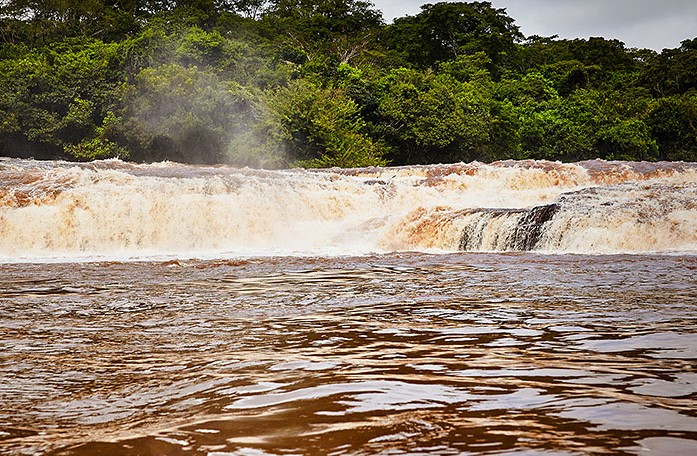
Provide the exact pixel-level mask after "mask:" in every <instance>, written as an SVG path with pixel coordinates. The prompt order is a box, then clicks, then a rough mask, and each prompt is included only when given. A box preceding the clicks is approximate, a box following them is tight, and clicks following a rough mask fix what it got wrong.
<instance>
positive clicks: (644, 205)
mask: <svg viewBox="0 0 697 456" xmlns="http://www.w3.org/2000/svg"><path fill="white" fill-rule="evenodd" d="M0 345H1V347H2V350H1V351H0V454H12V455H15V454H16V455H23V454H75V455H98V454H104V455H122V454H123V455H209V456H228V455H281V454H283V455H288V454H300V455H306V454H307V455H325V454H326V455H329V454H333V455H342V454H347V455H349V454H350V455H354V454H355V455H378V454H380V455H383V454H389V455H396V454H408V455H419V454H428V455H453V454H511V455H523V454H525V455H528V454H530V455H538V454H539V455H547V454H555V455H567V454H568V455H576V454H578V455H585V454H617V455H620V454H635V455H665V454H667V455H670V454H680V455H682V454H685V455H687V454H697V165H695V164H687V163H624V162H604V161H591V162H582V163H576V164H559V163H550V162H540V161H521V162H498V163H493V164H489V165H486V164H479V163H471V164H455V165H432V166H414V167H399V168H380V169H377V168H376V169H353V170H323V171H307V170H285V171H260V170H249V169H233V168H227V167H194V166H184V165H179V164H172V163H161V164H152V165H134V164H127V163H123V162H120V161H104V162H95V163H89V164H75V163H64V162H38V161H31V160H9V159H5V160H0Z"/></svg>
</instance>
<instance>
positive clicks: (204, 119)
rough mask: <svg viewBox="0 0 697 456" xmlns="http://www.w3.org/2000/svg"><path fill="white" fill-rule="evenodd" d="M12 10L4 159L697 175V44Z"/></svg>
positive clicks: (146, 6) (132, 5) (425, 18)
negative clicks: (652, 164)
mask: <svg viewBox="0 0 697 456" xmlns="http://www.w3.org/2000/svg"><path fill="white" fill-rule="evenodd" d="M0 5H1V6H0V21H1V22H0V155H2V156H15V157H35V158H37V159H39V158H40V159H48V158H51V159H52V158H62V159H68V160H92V159H103V158H110V157H119V158H122V159H126V160H134V161H146V162H147V161H159V160H173V161H179V162H187V163H228V164H233V165H237V166H254V167H269V168H272V167H287V166H310V167H330V166H345V167H352V166H371V165H385V164H393V165H402V164H415V163H422V164H426V163H437V162H456V161H471V160H479V161H492V160H499V159H509V158H513V159H523V158H534V159H548V160H561V161H576V160H583V159H592V158H604V159H621V160H688V161H696V160H697V38H696V39H686V40H685V41H684V42H683V43H682V45H681V46H680V47H679V48H677V49H665V50H663V51H662V52H660V53H659V52H655V51H652V50H647V49H628V48H627V47H626V46H625V44H624V43H622V42H620V41H618V40H611V39H604V38H590V39H574V40H567V39H558V38H557V37H540V36H531V37H525V36H523V35H522V34H521V33H520V31H519V29H518V27H517V26H516V24H515V21H514V18H511V17H509V16H508V15H507V14H506V12H505V10H502V9H496V8H493V7H492V6H491V4H490V3H488V2H471V3H436V4H430V5H424V6H423V7H422V8H421V12H420V13H419V14H416V15H414V16H406V17H402V18H397V19H395V20H394V22H393V23H392V24H385V22H384V21H383V19H382V16H381V14H380V12H379V11H377V10H376V9H375V8H374V7H373V5H372V4H371V3H369V2H365V1H362V0H319V1H311V2H310V1H307V0H270V1H264V0H88V1H84V2H73V1H68V0H4V1H0ZM686 38H688V37H686Z"/></svg>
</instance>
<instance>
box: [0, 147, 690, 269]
mask: <svg viewBox="0 0 697 456" xmlns="http://www.w3.org/2000/svg"><path fill="white" fill-rule="evenodd" d="M0 234H1V236H0V260H4V261H17V260H22V259H25V260H36V259H42V258H66V257H67V258H75V257H83V258H94V257H116V258H124V257H125V258H131V257H136V258H139V257H152V256H188V257H192V256H194V257H196V256H201V257H211V256H212V257H215V256H220V255H226V256H229V255H233V256H234V255H266V254H281V255H288V254H291V255H292V254H320V255H322V254H328V255H334V254H366V253H372V252H388V251H403V250H417V251H456V250H468V251H509V250H540V251H547V252H577V253H610V252H656V251H659V252H660V251H688V252H691V251H695V250H697V165H695V164H687V163H625V162H604V161H590V162H582V163H576V164H560V163H552V162H545V161H519V162H513V161H508V162H497V163H493V164H490V165H487V164H480V163H471V164H454V165H432V166H413V167H398V168H370V169H351V170H310V171H307V170H285V171H260V170H250V169H234V168H227V167H195V166H187V165H179V164H173V163H161V164H151V165H134V164H129V163H124V162H120V161H117V160H110V161H102V162H95V163H90V164H74V163H65V162H38V161H32V160H8V159H5V160H2V161H0Z"/></svg>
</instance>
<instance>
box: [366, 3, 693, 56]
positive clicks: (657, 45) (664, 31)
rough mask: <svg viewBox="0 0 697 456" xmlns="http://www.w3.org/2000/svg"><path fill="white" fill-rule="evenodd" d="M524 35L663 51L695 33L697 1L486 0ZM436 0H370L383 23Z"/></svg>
mask: <svg viewBox="0 0 697 456" xmlns="http://www.w3.org/2000/svg"><path fill="white" fill-rule="evenodd" d="M489 1H491V4H492V6H494V7H495V8H505V9H506V12H507V13H508V15H509V16H510V17H512V18H513V19H515V23H516V24H517V25H518V27H520V30H521V32H523V34H524V35H525V36H530V35H542V36H551V35H559V37H560V38H588V37H591V36H602V37H605V38H617V39H619V40H621V41H623V42H624V43H625V45H626V46H627V47H628V48H633V47H636V48H649V49H654V50H656V51H661V50H662V49H664V48H677V47H679V46H680V42H681V41H683V40H686V39H692V38H696V37H697V0H489ZM437 2H438V0H433V1H430V2H429V1H423V0H373V3H374V4H375V6H376V8H377V9H379V10H380V11H382V12H383V16H384V17H385V20H386V21H387V22H391V21H392V19H394V18H395V17H400V16H406V15H415V14H418V12H419V11H420V8H419V6H420V5H422V4H424V3H437Z"/></svg>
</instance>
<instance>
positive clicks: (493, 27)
mask: <svg viewBox="0 0 697 456" xmlns="http://www.w3.org/2000/svg"><path fill="white" fill-rule="evenodd" d="M386 34H387V37H386V41H387V46H388V48H390V49H392V50H395V51H396V52H398V53H400V54H401V55H402V56H403V58H404V59H405V60H406V61H407V62H410V63H412V64H414V65H416V66H417V67H419V68H428V67H434V66H435V65H436V64H437V63H438V62H443V61H448V60H452V59H454V58H456V57H457V56H459V55H463V54H474V53H476V52H480V51H483V52H484V53H485V54H486V55H487V57H488V58H489V60H490V61H491V65H490V67H489V70H490V72H492V74H494V75H495V76H497V75H498V74H499V73H501V72H502V68H503V67H504V66H505V65H506V64H508V63H509V62H510V61H512V59H513V55H514V54H515V52H516V49H517V48H516V43H517V42H518V41H520V40H522V38H523V35H522V34H521V33H520V31H519V29H518V27H517V26H516V25H515V24H514V20H513V19H511V18H510V17H508V15H506V13H505V10H503V9H496V8H493V7H492V6H491V3H490V2H471V3H461V2H453V3H450V2H441V3H436V4H426V5H423V6H422V7H421V12H420V13H419V14H417V15H416V16H406V17H402V18H397V19H395V21H394V24H392V25H390V26H388V27H387V30H386Z"/></svg>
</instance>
